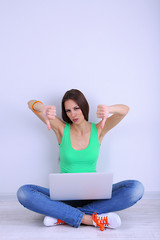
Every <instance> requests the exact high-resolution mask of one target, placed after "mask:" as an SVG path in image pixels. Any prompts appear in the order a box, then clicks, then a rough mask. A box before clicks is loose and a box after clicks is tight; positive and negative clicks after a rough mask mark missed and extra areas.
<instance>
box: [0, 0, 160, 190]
mask: <svg viewBox="0 0 160 240" xmlns="http://www.w3.org/2000/svg"><path fill="white" fill-rule="evenodd" d="M159 11H160V1H156V0H150V1H149V0H146V1H143V0H141V1H139V0H135V1H129V0H128V1H127V0H121V1H112V0H111V1H107V0H106V1H102V0H95V1H94V0H77V1H75V0H60V1H59V0H57V1H53V0H48V1H46V0H43V1H42V0H34V1H33V0H30V1H29V0H26V1H21V0H17V1H15V0H14V1H13V0H10V1H9V0H4V1H2V0H0V34H1V37H0V66H1V71H0V79H1V94H0V98H1V99H0V103H1V117H0V126H1V131H0V132H1V134H0V135H1V140H0V141H1V142H0V146H1V151H0V161H1V167H0V177H1V180H0V193H15V192H16V190H17V189H18V187H19V186H21V185H23V184H27V183H33V184H39V185H42V186H48V173H50V172H58V171H59V162H58V151H59V149H58V143H57V140H56V137H55V135H54V132H51V131H50V132H49V131H48V130H47V128H46V126H45V124H44V123H42V122H41V121H40V120H39V119H38V118H36V116H34V114H33V113H32V112H31V111H30V110H29V109H28V106H27V102H28V100H30V99H38V100H41V101H43V102H44V103H45V104H54V105H55V106H56V107H57V112H58V116H59V117H60V116H61V99H62V97H63V95H64V93H65V92H66V91H67V90H69V89H71V88H78V89H80V90H81V91H82V92H83V93H84V94H85V95H86V98H87V99H88V102H89V104H90V119H89V120H90V121H92V122H98V121H99V120H100V119H97V118H96V107H97V105H98V104H102V103H103V104H106V105H113V104H126V105H128V106H129V107H130V111H129V113H128V115H127V116H126V117H125V118H124V119H123V120H122V122H121V123H120V124H119V125H117V126H116V127H115V128H114V129H112V130H111V131H110V132H109V133H108V134H107V135H106V136H105V138H104V140H103V143H102V147H101V152H100V156H99V160H98V166H97V170H98V171H104V170H106V171H107V170H112V171H113V172H114V182H117V181H121V180H124V179H138V180H140V181H142V183H143V184H144V186H145V189H146V191H160V185H159V182H158V181H159V170H160V163H159V149H158V144H159V140H160V138H159V133H160V131H159V130H160V127H159V118H160V117H159V116H160V114H159V99H160V97H159V85H160V84H159V82H158V80H159V78H160V70H159V60H160V57H159V56H160V45H159V42H160V26H159V23H160V15H159Z"/></svg>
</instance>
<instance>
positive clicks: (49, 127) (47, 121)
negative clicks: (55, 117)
mask: <svg viewBox="0 0 160 240" xmlns="http://www.w3.org/2000/svg"><path fill="white" fill-rule="evenodd" d="M46 124H47V127H48V130H50V129H51V125H50V122H49V120H48V119H46Z"/></svg>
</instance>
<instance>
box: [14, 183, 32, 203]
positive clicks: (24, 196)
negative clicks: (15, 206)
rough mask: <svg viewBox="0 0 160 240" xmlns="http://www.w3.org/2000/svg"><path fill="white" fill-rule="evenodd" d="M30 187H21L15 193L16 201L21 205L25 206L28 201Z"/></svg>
mask: <svg viewBox="0 0 160 240" xmlns="http://www.w3.org/2000/svg"><path fill="white" fill-rule="evenodd" d="M29 191H30V185H23V186H21V187H20V188H19V189H18V191H17V199H18V201H19V202H20V203H21V204H22V205H23V206H26V205H27V203H28V202H29V201H30V197H29V196H30V194H29Z"/></svg>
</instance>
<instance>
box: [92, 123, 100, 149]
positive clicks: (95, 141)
mask: <svg viewBox="0 0 160 240" xmlns="http://www.w3.org/2000/svg"><path fill="white" fill-rule="evenodd" d="M91 124H92V132H91V133H92V138H91V140H92V144H95V145H97V144H98V145H100V144H99V139H98V132H97V127H96V123H91Z"/></svg>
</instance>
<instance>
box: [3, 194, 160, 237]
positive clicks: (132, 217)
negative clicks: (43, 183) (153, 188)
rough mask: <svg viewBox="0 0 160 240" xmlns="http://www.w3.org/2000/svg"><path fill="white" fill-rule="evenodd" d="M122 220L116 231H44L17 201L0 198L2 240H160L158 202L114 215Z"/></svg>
mask: <svg viewBox="0 0 160 240" xmlns="http://www.w3.org/2000/svg"><path fill="white" fill-rule="evenodd" d="M117 213H118V214H119V216H120V217H121V220H122V225H121V227H120V228H119V229H114V230H113V229H106V230H105V231H103V232H101V231H100V230H99V228H96V227H92V226H86V225H80V227H79V228H74V227H72V226H69V225H59V226H54V227H45V226H43V224H42V221H43V216H42V215H40V214H37V213H34V212H31V211H29V210H27V209H25V208H24V207H23V206H21V205H20V204H19V203H18V201H17V200H16V197H14V196H12V197H8V196H0V239H1V240H42V239H47V240H51V239H52V240H53V239H56V240H58V239H84V240H88V239H92V240H93V239H107V240H110V239H112V240H125V239H127V240H131V239H134V240H139V239H144V240H148V239H150V240H153V239H156V240H160V200H159V199H154V200H153V199H141V200H140V201H139V202H138V203H137V204H135V205H134V206H133V207H131V208H129V209H126V210H123V211H119V212H117Z"/></svg>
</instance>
